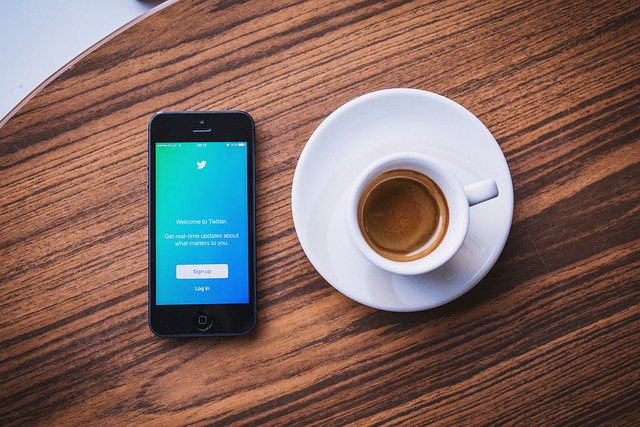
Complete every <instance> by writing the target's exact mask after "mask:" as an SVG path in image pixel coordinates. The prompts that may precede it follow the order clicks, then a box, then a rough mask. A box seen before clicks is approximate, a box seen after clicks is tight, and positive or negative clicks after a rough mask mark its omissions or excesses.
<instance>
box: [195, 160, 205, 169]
mask: <svg viewBox="0 0 640 427" xmlns="http://www.w3.org/2000/svg"><path fill="white" fill-rule="evenodd" d="M206 165H207V161H206V160H203V161H201V162H199V161H197V160H196V166H198V169H202V168H204V167H205V166H206Z"/></svg>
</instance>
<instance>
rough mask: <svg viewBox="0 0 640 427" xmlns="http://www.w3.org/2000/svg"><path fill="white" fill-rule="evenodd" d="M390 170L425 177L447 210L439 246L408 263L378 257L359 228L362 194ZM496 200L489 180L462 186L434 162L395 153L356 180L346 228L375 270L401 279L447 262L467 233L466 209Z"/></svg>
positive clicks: (420, 157)
mask: <svg viewBox="0 0 640 427" xmlns="http://www.w3.org/2000/svg"><path fill="white" fill-rule="evenodd" d="M394 170H410V171H416V172H418V173H420V174H422V175H425V176H426V177H428V178H429V179H430V180H431V181H433V182H434V183H435V184H436V185H437V187H439V189H440V190H441V192H442V194H443V195H444V199H445V201H446V206H447V209H448V225H447V226H446V230H445V231H444V232H443V233H444V234H443V235H442V237H441V241H440V243H439V244H437V245H436V246H435V247H434V248H432V249H430V251H429V252H428V253H427V254H425V255H424V256H421V257H420V258H418V259H413V260H410V261H398V260H392V259H389V258H388V257H385V256H383V255H381V254H380V253H378V252H377V251H376V250H374V249H373V248H372V246H370V244H369V243H367V239H366V238H365V236H363V231H362V230H361V227H360V220H359V209H360V208H359V206H360V199H361V196H362V194H363V191H364V190H365V189H366V188H367V186H368V185H369V183H370V182H371V181H372V180H374V179H376V178H377V177H379V176H380V175H381V174H383V173H385V172H388V171H394ZM496 196H498V187H497V185H496V182H495V180H493V179H486V180H483V181H479V182H476V183H473V184H470V185H466V186H462V184H461V183H460V181H458V179H457V178H456V176H455V175H454V174H453V172H451V171H450V170H449V168H448V167H446V166H445V165H444V164H443V162H442V161H439V160H438V159H437V158H434V157H431V156H427V155H424V154H419V153H412V152H402V153H395V154H391V155H388V156H386V157H383V158H381V159H379V160H377V161H376V162H374V163H372V164H371V165H369V166H368V167H367V168H365V170H364V171H363V172H362V173H361V174H360V175H359V176H358V178H357V179H356V181H355V183H354V185H353V188H352V190H351V192H350V194H349V199H348V201H347V212H346V214H347V226H348V228H349V232H350V234H351V238H352V239H353V242H354V243H355V245H356V246H357V248H358V249H359V250H360V252H361V253H362V254H363V255H364V256H365V257H366V258H367V259H368V260H369V261H370V262H371V263H372V264H374V265H376V266H377V267H379V268H381V269H383V270H386V271H389V272H391V273H396V274H403V275H415V274H422V273H427V272H429V271H432V270H435V269H437V268H438V267H440V266H442V265H443V264H444V263H446V262H447V261H449V260H450V259H451V258H452V257H453V256H454V255H455V254H456V253H457V252H458V250H459V249H460V247H461V246H462V243H463V242H464V239H465V237H466V236H467V232H468V230H469V208H470V207H471V206H473V205H476V204H478V203H482V202H485V201H487V200H490V199H492V198H494V197H496Z"/></svg>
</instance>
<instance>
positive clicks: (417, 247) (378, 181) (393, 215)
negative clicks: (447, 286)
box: [358, 169, 449, 261]
mask: <svg viewBox="0 0 640 427" xmlns="http://www.w3.org/2000/svg"><path fill="white" fill-rule="evenodd" d="M358 225H359V227H360V232H361V233H362V235H363V236H364V238H365V240H366V241H367V243H368V244H369V246H371V248H372V249H373V250H374V251H376V252H377V253H378V254H380V255H382V256H383V257H385V258H387V259H390V260H392V261H413V260H416V259H419V258H422V257H424V256H426V255H428V254H429V253H431V252H433V250H435V249H436V248H437V247H438V245H439V244H440V243H441V242H442V240H443V239H444V236H445V234H446V232H447V227H448V225H449V209H448V207H447V201H446V199H445V196H444V194H443V193H442V190H441V189H440V187H438V185H437V184H436V183H435V182H433V180H431V179H430V178H429V177H427V176H426V175H423V174H422V173H420V172H416V171H413V170H408V169H396V170H391V171H387V172H384V173H382V174H380V175H378V176H377V177H375V178H374V179H372V180H371V181H370V182H369V183H368V185H367V186H366V187H365V188H364V190H363V192H362V194H361V196H360V201H359V204H358Z"/></svg>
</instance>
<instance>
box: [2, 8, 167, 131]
mask: <svg viewBox="0 0 640 427" xmlns="http://www.w3.org/2000/svg"><path fill="white" fill-rule="evenodd" d="M160 3H162V1H161V0H157V1H153V0H147V1H143V0H0V119H1V118H2V117H4V116H5V115H6V114H7V113H8V112H9V111H10V110H11V109H12V108H13V107H14V106H15V105H17V104H18V103H19V102H20V101H21V100H22V99H23V98H24V97H25V96H27V95H28V94H29V92H31V91H32V90H33V89H34V88H35V87H36V86H38V85H39V84H40V83H42V82H43V81H44V80H45V79H46V78H47V77H49V76H50V75H51V74H53V73H54V72H56V71H57V70H58V69H59V68H60V67H62V66H63V65H65V64H66V63H67V62H69V61H70V60H71V59H73V58H74V57H75V56H76V55H78V54H79V53H81V52H82V51H84V50H85V49H87V48H88V47H90V46H91V45H93V44H94V43H96V42H98V41H99V40H100V39H102V38H103V37H105V36H106V35H108V34H109V33H111V32H113V31H114V30H116V29H118V28H120V27H121V26H122V25H124V24H126V23H127V22H129V21H131V20H132V19H134V18H136V17H138V16H139V15H141V14H143V13H144V12H146V11H147V10H149V9H151V8H152V7H154V6H156V5H158V4H160Z"/></svg>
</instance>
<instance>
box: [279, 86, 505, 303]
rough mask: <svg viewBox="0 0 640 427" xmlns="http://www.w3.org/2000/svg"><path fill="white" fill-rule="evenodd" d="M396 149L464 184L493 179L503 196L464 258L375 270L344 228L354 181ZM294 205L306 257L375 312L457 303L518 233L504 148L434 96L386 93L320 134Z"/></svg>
mask: <svg viewBox="0 0 640 427" xmlns="http://www.w3.org/2000/svg"><path fill="white" fill-rule="evenodd" d="M398 151H415V152H419V153H424V154H428V155H431V156H434V157H439V158H440V159H442V161H443V162H444V163H446V164H448V165H449V167H450V168H451V170H452V171H453V172H454V173H455V174H456V176H457V177H458V179H459V180H460V182H461V183H462V184H463V185H467V184H470V183H472V182H476V181H479V180H482V179H485V178H489V177H492V178H494V179H495V181H496V183H497V185H498V190H499V192H500V194H499V196H498V197H497V198H495V199H493V200H490V201H487V202H484V203H482V204H480V205H476V206H474V207H472V208H471V211H470V212H471V215H470V216H471V221H470V224H469V234H468V235H467V238H466V240H465V242H464V244H463V245H462V248H461V249H460V251H459V252H458V253H457V254H456V255H455V256H454V257H453V258H452V259H451V260H450V261H449V262H448V263H446V264H445V265H443V266H442V267H440V268H439V269H437V270H435V271H432V272H430V273H426V274H422V275H418V276H401V275H396V274H391V273H388V272H386V271H384V270H380V269H379V268H377V267H375V266H373V265H372V264H371V263H370V262H369V261H368V260H367V259H366V258H365V257H364V256H363V255H362V254H361V253H360V252H359V251H358V249H357V248H356V246H355V244H354V243H353V242H352V240H351V238H350V236H349V231H348V230H347V224H346V201H347V195H348V193H349V190H350V188H351V185H352V183H353V181H354V179H355V178H356V177H357V176H358V174H359V173H360V172H361V171H362V170H363V169H364V168H365V167H366V166H367V165H368V164H370V163H372V162H373V161H375V160H376V159H378V158H380V157H383V156H385V155H387V154H391V153H394V152H398ZM291 206H292V211H293V221H294V225H295V228H296V232H297V234H298V239H299V240H300V244H301V245H302V248H303V250H304V251H305V253H306V255H307V257H308V258H309V260H310V261H311V264H313V266H314V267H315V268H316V269H317V270H318V272H319V273H320V274H321V275H322V276H323V277H324V278H325V280H326V281H327V282H329V283H330V284H331V285H332V286H333V287H334V288H336V289H337V290H338V291H340V292H342V293H343V294H344V295H346V296H347V297H349V298H351V299H353V300H355V301H358V302H360V303H362V304H365V305H367V306H370V307H373V308H377V309H381V310H389V311H419V310H426V309H429V308H434V307H437V306H440V305H442V304H445V303H447V302H449V301H451V300H453V299H455V298H457V297H459V296H460V295H462V294H464V293H465V292H467V291H468V290H469V289H471V288H472V287H473V286H475V285H476V284H477V283H478V282H479V281H480V280H481V279H482V278H483V277H484V276H485V275H486V274H487V273H488V272H489V270H490V269H491V267H493V265H494V264H495V262H496V261H497V259H498V257H499V256H500V253H501V252H502V249H503V248H504V245H505V243H506V241H507V236H508V235H509V230H510V228H511V220H512V217H513V184H512V182H511V175H510V173H509V167H508V165H507V162H506V160H505V158H504V155H503V153H502V151H501V150H500V147H499V145H498V143H497V142H496V140H495V139H494V138H493V136H492V135H491V133H490V132H489V130H487V128H486V127H485V126H484V125H483V124H482V123H481V122H480V120H478V119H477V118H476V117H475V116H474V115H473V114H471V113H470V112H469V111H467V110H466V109H465V108H463V107H462V106H460V105H458V104H456V103H455V102H453V101H451V100H450V99H447V98H444V97H442V96H440V95H436V94H434V93H430V92H425V91H422V90H417V89H388V90H382V91H378V92H373V93H369V94H367V95H364V96H361V97H359V98H356V99H354V100H352V101H350V102H348V103H347V104H345V105H343V106H342V107H340V108H338V109H337V110H336V111H334V112H333V113H331V114H330V115H329V117H327V118H326V119H325V120H324V121H323V122H322V123H321V124H320V126H318V128H317V129H316V130H315V132H314V133H313V135H311V138H309V141H308V142H307V145H306V146H305V148H304V150H303V151H302V154H301V155H300V159H299V160H298V166H297V167H296V172H295V175H294V178H293V187H292V196H291Z"/></svg>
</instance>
